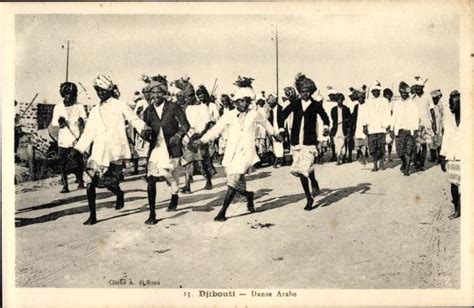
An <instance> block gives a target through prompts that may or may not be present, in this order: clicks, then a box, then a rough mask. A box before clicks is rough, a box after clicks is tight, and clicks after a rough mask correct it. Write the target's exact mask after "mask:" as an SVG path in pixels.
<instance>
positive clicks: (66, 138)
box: [51, 103, 87, 148]
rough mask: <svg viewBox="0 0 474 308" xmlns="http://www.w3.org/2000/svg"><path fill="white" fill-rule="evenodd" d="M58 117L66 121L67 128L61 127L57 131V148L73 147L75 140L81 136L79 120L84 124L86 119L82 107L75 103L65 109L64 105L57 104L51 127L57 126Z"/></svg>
mask: <svg viewBox="0 0 474 308" xmlns="http://www.w3.org/2000/svg"><path fill="white" fill-rule="evenodd" d="M60 117H63V118H64V119H66V123H67V124H68V126H69V128H67V127H63V128H60V129H59V134H58V146H59V147H61V148H70V147H73V146H74V143H75V142H76V139H77V138H79V136H80V135H81V133H80V130H79V118H82V119H83V120H84V122H85V121H86V119H87V114H86V110H85V108H84V105H82V104H79V103H75V104H74V105H72V106H68V107H66V106H65V105H64V103H59V104H57V105H56V106H54V110H53V119H52V121H51V124H52V125H53V126H59V122H58V120H59V118H60Z"/></svg>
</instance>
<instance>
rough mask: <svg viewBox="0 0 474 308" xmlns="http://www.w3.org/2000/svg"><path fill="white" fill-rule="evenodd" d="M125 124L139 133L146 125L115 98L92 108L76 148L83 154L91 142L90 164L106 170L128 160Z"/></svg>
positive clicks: (129, 155) (128, 152) (128, 147)
mask: <svg viewBox="0 0 474 308" xmlns="http://www.w3.org/2000/svg"><path fill="white" fill-rule="evenodd" d="M125 120H127V121H128V122H129V123H130V124H131V125H132V126H133V127H134V128H135V129H137V130H138V131H142V130H143V129H144V127H145V122H143V121H142V120H140V119H139V118H138V116H137V115H136V114H135V113H134V112H133V110H132V109H130V107H128V106H127V104H125V103H124V102H122V101H120V100H117V99H115V98H112V97H111V98H109V99H108V100H107V102H106V103H103V104H97V105H96V106H95V107H94V108H92V110H91V113H90V115H89V120H88V121H87V124H86V127H85V129H84V133H83V134H82V136H81V138H80V139H79V141H78V142H77V144H76V146H75V148H76V149H77V150H78V151H79V152H84V151H85V150H86V149H87V148H88V147H89V145H90V144H91V143H92V142H93V143H94V145H93V147H92V153H91V156H90V157H89V162H91V161H94V162H95V163H97V164H98V165H100V166H105V167H108V166H109V165H110V163H111V162H114V161H117V160H121V159H130V158H131V153H130V146H129V143H128V139H127V134H126V127H125Z"/></svg>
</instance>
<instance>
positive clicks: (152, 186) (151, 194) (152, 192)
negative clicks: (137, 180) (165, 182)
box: [145, 176, 158, 225]
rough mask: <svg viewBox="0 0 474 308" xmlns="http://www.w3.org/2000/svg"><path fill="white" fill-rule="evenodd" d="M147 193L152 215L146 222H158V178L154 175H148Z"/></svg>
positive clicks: (151, 223)
mask: <svg viewBox="0 0 474 308" xmlns="http://www.w3.org/2000/svg"><path fill="white" fill-rule="evenodd" d="M147 193H148V206H149V207H150V216H149V217H148V219H147V220H146V221H145V224H147V225H154V224H156V223H157V222H158V220H156V212H155V206H156V205H155V202H156V178H155V177H153V176H150V177H148V186H147Z"/></svg>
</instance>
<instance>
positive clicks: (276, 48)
mask: <svg viewBox="0 0 474 308" xmlns="http://www.w3.org/2000/svg"><path fill="white" fill-rule="evenodd" d="M275 51H276V52H275V53H276V96H277V103H278V101H279V99H280V95H279V91H278V89H279V86H278V25H275Z"/></svg>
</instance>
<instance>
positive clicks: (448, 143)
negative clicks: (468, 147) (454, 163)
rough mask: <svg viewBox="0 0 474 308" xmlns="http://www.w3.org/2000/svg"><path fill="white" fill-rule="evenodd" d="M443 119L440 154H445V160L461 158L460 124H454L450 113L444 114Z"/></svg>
mask: <svg viewBox="0 0 474 308" xmlns="http://www.w3.org/2000/svg"><path fill="white" fill-rule="evenodd" d="M444 119H445V121H444V135H443V144H442V145H441V153H440V155H442V156H445V157H446V160H461V154H462V149H463V145H464V140H463V136H462V132H461V126H457V125H456V120H455V119H454V115H453V114H452V113H450V114H449V115H446V116H445V118H444Z"/></svg>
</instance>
